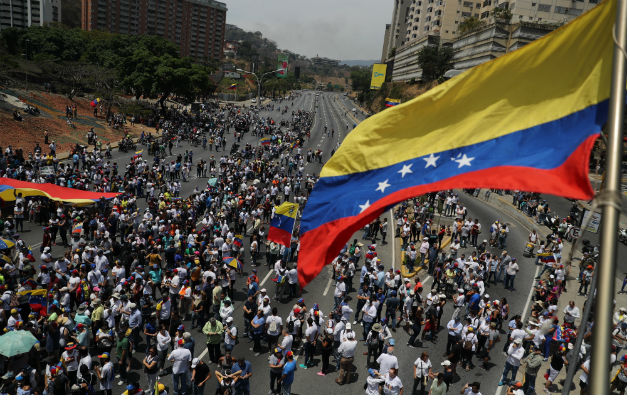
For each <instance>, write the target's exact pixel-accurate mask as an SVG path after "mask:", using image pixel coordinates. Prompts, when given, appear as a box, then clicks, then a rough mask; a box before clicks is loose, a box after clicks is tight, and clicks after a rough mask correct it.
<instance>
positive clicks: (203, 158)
mask: <svg viewBox="0 0 630 400" xmlns="http://www.w3.org/2000/svg"><path fill="white" fill-rule="evenodd" d="M277 106H278V104H276V103H272V104H270V105H268V106H266V107H264V108H263V109H262V110H256V109H247V108H243V107H238V106H227V107H223V108H218V109H208V110H203V111H202V112H200V113H199V114H196V115H193V114H188V113H185V112H180V111H173V110H171V111H170V112H169V113H168V114H167V115H166V116H164V117H163V118H162V119H161V120H160V121H159V122H158V124H157V128H156V129H155V132H150V133H147V134H143V135H142V137H141V138H140V143H139V145H138V146H139V149H141V150H143V151H142V152H140V153H136V154H133V155H130V157H129V162H128V163H127V164H126V165H124V166H123V165H121V166H118V165H117V164H116V163H115V162H110V160H109V158H108V157H107V154H105V153H103V152H102V151H101V150H99V149H98V148H97V149H94V150H93V151H87V149H85V148H81V147H79V146H77V148H76V149H75V150H74V151H73V153H72V154H71V156H70V158H69V159H68V160H67V161H64V162H61V161H59V160H57V159H56V157H55V156H54V155H51V154H44V152H42V150H41V149H39V150H38V149H37V148H36V149H35V151H34V152H33V154H32V155H31V156H29V157H27V158H25V157H24V156H23V153H22V151H21V150H14V149H12V148H11V147H9V148H7V149H5V150H3V151H2V152H1V153H2V156H1V157H0V170H1V171H3V174H2V175H3V176H6V177H11V178H14V179H23V180H31V181H38V182H52V183H56V184H59V185H62V186H66V187H73V188H79V189H84V190H93V191H101V192H102V191H116V192H118V191H119V192H122V193H123V194H122V195H120V196H118V197H117V198H115V199H114V200H111V201H109V202H106V201H99V202H97V204H96V205H95V206H93V207H87V208H78V207H70V206H64V205H62V204H57V203H53V202H50V201H48V200H46V199H40V198H27V199H24V198H22V197H18V199H17V200H16V202H15V205H14V206H13V207H14V208H13V210H12V211H13V212H11V213H9V214H10V216H9V217H8V218H6V219H5V220H4V221H3V229H4V236H5V237H13V238H14V239H15V240H16V243H17V244H16V248H17V249H18V255H17V257H16V258H15V260H14V262H7V263H6V265H5V266H4V269H3V270H2V275H1V279H2V285H3V289H4V291H3V294H2V296H1V297H0V306H1V307H0V308H1V311H0V324H2V326H3V327H4V328H5V330H6V331H11V330H28V331H30V332H31V333H32V334H33V335H34V336H35V337H36V338H37V340H38V343H37V344H36V345H35V348H34V350H32V351H31V352H29V353H26V354H24V355H20V356H17V357H13V358H11V359H10V362H7V361H9V360H7V359H2V361H3V362H4V364H3V365H0V372H1V373H3V375H2V383H1V386H0V391H1V392H2V393H8V394H70V393H72V394H98V393H100V394H112V389H113V388H114V387H116V386H121V387H124V388H125V389H126V391H125V394H142V393H147V394H164V393H170V394H203V393H204V391H207V390H206V386H209V387H213V388H216V389H215V391H214V393H216V394H250V392H251V388H250V378H251V376H252V374H253V373H254V372H255V371H253V369H252V364H251V362H250V361H249V360H248V359H247V358H246V357H232V354H233V350H234V348H235V347H236V346H237V345H238V346H241V347H242V346H247V344H246V343H243V342H244V341H245V340H249V341H250V342H251V346H252V347H251V356H252V357H253V356H259V355H262V354H265V357H268V360H269V362H268V365H269V388H268V393H269V394H290V393H291V387H292V383H293V380H294V375H295V372H296V370H297V369H298V368H302V369H304V370H307V371H306V372H305V373H311V371H312V373H313V374H314V375H315V374H316V375H319V376H326V375H327V374H330V373H335V374H336V379H335V382H336V383H337V384H338V385H347V384H353V383H354V382H356V368H357V367H361V368H366V369H367V371H368V377H367V380H366V382H365V385H364V388H365V393H367V394H403V393H410V394H435V395H438V394H452V393H456V392H459V393H461V394H466V395H476V394H481V385H480V383H479V382H470V383H465V384H463V385H460V386H458V388H457V390H456V391H453V390H452V389H451V386H452V385H453V384H454V382H456V381H457V380H456V378H457V377H458V375H457V369H458V367H459V368H462V369H465V370H466V371H469V370H472V369H475V368H481V369H484V370H489V369H491V368H493V365H495V364H503V363H502V362H498V361H499V360H493V361H494V363H493V362H491V357H490V352H491V350H492V349H493V348H495V347H497V346H501V347H502V349H503V352H504V353H505V355H506V360H505V363H504V365H500V367H501V368H502V369H503V373H502V377H501V380H500V382H499V386H502V385H507V386H508V390H507V393H508V394H533V393H535V387H536V385H535V382H536V380H537V379H543V378H544V380H545V391H550V390H554V388H555V386H554V381H556V378H557V376H558V373H559V371H560V370H561V369H562V368H563V367H565V366H566V365H567V363H568V360H569V359H570V357H571V355H572V353H573V352H576V351H577V352H579V357H580V366H581V376H580V382H583V385H582V383H581V384H580V385H581V386H583V387H582V391H583V392H585V391H586V388H587V387H588V368H589V365H590V364H589V363H590V360H589V356H590V352H589V351H590V346H589V341H590V333H591V329H592V326H591V325H590V324H589V326H588V329H587V335H586V339H585V342H584V344H583V345H582V346H581V348H580V349H575V348H573V344H575V339H576V331H577V328H576V327H577V325H578V324H579V323H580V320H581V318H583V316H582V315H581V312H580V311H581V310H580V309H579V308H577V307H576V306H575V304H574V303H570V304H569V306H567V307H565V308H564V309H563V310H559V309H558V300H559V296H560V295H561V294H562V293H563V290H565V288H566V285H565V282H564V281H565V278H566V272H565V271H564V267H563V264H562V263H563V260H562V242H563V239H564V238H565V237H564V232H562V231H560V230H556V233H553V234H552V235H550V236H548V237H545V238H539V237H538V236H537V234H536V232H535V231H533V232H531V233H530V235H529V237H530V241H531V242H533V243H535V244H536V245H538V244H540V246H541V248H539V249H536V252H534V257H536V258H537V259H538V260H539V262H541V263H542V264H543V268H541V270H542V272H541V274H540V275H539V276H538V277H537V284H536V286H535V287H536V290H535V294H534V299H533V305H532V308H531V312H530V314H531V315H530V316H529V317H528V318H524V316H521V315H518V314H516V313H515V312H514V311H513V310H511V309H510V304H509V301H508V299H507V298H506V297H499V296H496V295H494V296H493V292H495V288H497V287H503V288H504V289H506V290H511V291H513V290H515V287H514V282H515V279H516V277H517V276H518V273H519V270H520V267H519V259H518V257H516V256H517V255H516V254H508V251H507V243H508V241H509V240H510V238H509V236H510V230H509V226H508V224H506V223H504V222H501V221H499V220H496V221H494V222H493V223H491V224H489V226H487V227H483V226H482V225H481V223H480V221H479V220H478V219H476V218H474V217H471V216H469V215H468V211H467V210H466V207H465V206H463V204H462V203H461V202H460V200H459V197H458V195H457V194H456V193H453V192H439V193H432V194H430V195H427V196H423V197H421V198H416V199H412V200H409V201H406V202H403V203H402V204H401V206H400V207H398V208H397V209H396V213H395V220H394V221H391V222H388V221H387V219H386V218H383V219H380V218H379V219H377V220H376V221H374V222H373V223H371V224H368V225H367V226H366V227H365V229H364V234H363V240H364V241H366V243H365V244H363V243H360V242H359V241H358V240H353V241H352V242H350V243H348V244H347V245H346V247H345V248H344V249H343V250H342V251H341V253H340V254H339V256H338V257H337V258H336V259H335V260H334V261H333V262H332V270H333V274H332V279H333V280H334V291H333V298H334V306H333V307H332V309H331V310H323V309H321V308H320V306H319V304H318V300H317V299H316V298H310V299H309V300H310V301H308V302H307V301H306V300H305V298H302V297H299V296H301V293H300V289H299V286H298V283H297V282H298V281H297V270H296V264H295V261H296V259H297V253H298V251H299V243H298V241H297V239H296V238H293V240H292V242H291V246H286V247H285V246H281V245H277V244H274V243H269V242H266V236H267V234H266V232H267V230H266V228H267V226H268V223H269V221H270V219H271V217H272V214H273V207H274V206H275V205H278V204H280V203H282V202H283V201H294V202H296V203H298V204H300V205H303V204H304V203H305V202H306V199H307V196H308V194H309V193H310V190H311V189H312V187H313V185H314V183H315V180H316V177H315V176H311V175H309V174H307V173H306V166H307V165H308V164H309V163H322V161H323V160H322V154H321V151H313V150H310V149H309V150H307V151H304V150H305V146H304V143H305V142H307V141H308V139H309V138H310V130H311V127H312V124H313V114H312V113H310V112H307V111H303V110H300V111H294V112H289V111H288V107H283V106H280V107H282V108H284V112H283V115H285V116H286V118H284V119H283V120H282V121H273V120H272V119H271V118H270V117H263V116H262V112H263V111H265V110H271V109H273V107H277ZM245 135H250V136H251V135H253V136H254V137H256V138H257V139H260V142H259V144H257V145H251V144H246V145H243V146H241V144H242V143H243V142H242V138H243V137H244V136H245ZM183 142H188V143H190V144H191V145H193V149H194V150H186V151H185V152H184V154H181V153H180V152H179V147H180V145H181V144H182V143H183ZM228 142H229V143H232V145H231V148H230V150H229V153H227V152H226V151H227V146H228ZM263 142H264V143H263ZM193 151H194V152H195V154H194V155H193ZM226 153H227V154H226ZM171 156H172V157H175V159H172V160H170V161H167V160H166V158H167V157H171ZM42 166H51V167H53V171H54V172H53V173H52V174H50V175H42V174H41V172H40V171H41V167H42ZM201 178H203V180H199V182H200V183H201V184H200V185H199V186H197V187H196V188H195V189H194V190H193V193H192V194H191V195H190V196H183V195H182V187H181V182H187V181H191V180H195V181H196V180H198V179H201ZM206 181H207V182H206ZM515 199H516V200H515V202H516V203H517V204H518V205H519V208H521V209H524V210H527V211H528V212H529V211H530V209H533V210H534V211H532V215H534V214H535V215H536V216H538V218H539V222H541V223H544V222H545V221H546V219H547V216H548V214H549V212H548V210H545V208H544V206H543V208H542V211H541V212H538V209H539V208H540V204H537V203H536V204H534V203H532V202H531V201H530V200H531V199H530V198H528V197H527V196H526V194H517V195H515ZM523 204H525V205H523ZM440 213H441V214H442V216H441V217H442V218H444V220H448V219H450V218H452V223H444V224H443V225H437V224H434V223H433V222H432V220H433V219H435V217H438V216H439V214H440ZM540 215H543V217H540ZM24 219H28V221H30V222H31V223H34V224H35V223H37V224H40V225H42V226H43V230H44V233H43V238H42V243H41V248H40V252H41V255H40V256H39V258H35V257H34V255H33V254H32V252H31V251H30V250H29V248H28V244H26V243H24V241H23V240H22V239H20V237H19V233H20V231H22V230H23V220H24ZM19 220H22V221H19ZM389 223H392V224H395V226H391V225H388V224H389ZM554 223H555V222H554ZM559 224H560V223H559ZM390 229H393V230H394V232H395V234H394V236H395V237H396V238H400V239H397V240H400V241H401V242H402V250H403V251H404V254H405V256H404V261H403V264H404V266H405V268H403V267H402V266H400V267H394V266H386V265H385V264H384V263H383V262H382V261H381V259H380V258H379V255H378V253H379V246H383V245H386V244H387V241H386V238H387V237H388V232H390ZM447 242H449V243H448V244H447ZM59 249H61V253H63V254H62V255H61V256H57V257H54V256H53V255H52V252H53V250H59ZM57 253H59V251H57ZM543 253H544V254H547V253H551V255H552V257H546V258H542V256H541V254H543ZM232 259H233V260H235V262H234V263H233V264H232V261H231V260H232ZM226 260H230V261H226ZM589 266H590V267H589ZM261 267H265V269H266V268H269V269H272V270H273V271H274V273H273V278H272V282H274V284H275V290H274V291H273V293H267V289H266V288H263V287H262V285H261V282H260V278H259V276H258V268H261ZM419 268H423V269H426V271H427V273H428V274H429V275H430V276H432V278H433V279H432V283H431V287H430V288H427V287H423V284H422V282H421V280H420V278H419V277H418V276H415V277H413V278H407V277H405V275H409V276H412V274H411V273H412V272H414V271H416V270H417V269H419ZM592 269H593V267H592V264H587V265H585V266H584V268H583V271H581V274H580V279H581V280H582V279H584V278H583V276H585V277H590V276H592ZM589 274H590V275H589ZM355 276H356V277H357V278H356V279H355ZM237 282H238V283H237ZM242 283H244V284H245V285H246V289H245V290H246V292H247V293H246V300H245V301H244V302H242V303H238V304H237V302H236V301H235V300H234V298H235V291H238V290H239V284H242ZM240 286H242V285H240ZM39 288H43V289H45V290H46V293H47V294H46V296H47V299H46V300H47V301H46V302H45V303H46V306H45V307H44V308H43V309H41V310H40V312H34V311H33V310H32V306H31V305H30V304H29V303H28V301H25V300H24V299H25V297H24V296H20V292H22V291H24V290H31V289H39ZM586 291H588V285H586V287H582V288H580V292H586ZM522 295H526V294H524V293H523V294H522ZM279 300H283V301H285V302H286V301H290V302H291V304H293V302H295V303H294V304H293V305H292V307H291V309H290V311H289V313H288V315H280V314H279V311H278V308H277V307H276V302H278V301H279ZM447 309H448V310H449V311H448V312H447V313H446V315H444V314H445V311H446V310H447ZM451 310H452V311H451ZM241 312H242V315H243V320H244V323H243V325H242V326H236V325H237V324H236V323H235V318H234V316H235V315H236V313H241ZM586 317H587V318H589V320H590V318H591V316H590V315H588V316H586ZM614 319H615V330H614V331H613V340H614V343H615V347H614V348H613V349H612V351H611V365H613V364H614V368H619V371H618V372H617V374H616V375H615V378H614V381H613V387H614V388H615V390H618V391H620V392H621V393H623V392H624V391H625V382H626V360H625V355H624V354H625V346H626V322H627V321H626V314H625V310H624V309H619V310H618V311H617V313H616V314H615V316H614ZM397 329H402V330H404V331H405V332H406V333H407V334H408V340H407V343H406V346H408V347H409V348H411V349H412V351H417V353H418V354H417V359H416V360H415V362H414V363H413V365H408V366H405V365H403V366H402V368H400V367H401V366H399V364H398V358H397V356H396V354H400V353H401V352H403V351H408V350H407V349H405V350H402V349H398V347H402V346H404V344H402V346H401V343H397V342H396V340H395V339H394V337H393V336H394V335H393V333H395V332H396V331H397ZM194 330H198V331H201V332H202V333H203V334H204V336H205V337H206V342H205V343H196V342H195V340H194V337H193V335H192V332H194ZM439 337H442V338H445V339H446V341H445V348H444V352H443V356H442V358H441V359H440V360H439V361H438V360H433V361H434V362H436V363H437V364H439V366H438V365H434V364H433V363H432V360H431V359H430V356H429V353H428V352H426V351H422V350H421V349H419V348H420V347H426V346H424V343H427V342H429V343H437V340H438V338H439ZM204 345H205V348H206V350H207V354H208V361H206V362H204V360H203V357H196V356H195V354H197V353H199V351H198V350H199V349H200V348H204ZM363 349H365V352H364V351H363ZM196 350H197V351H196ZM136 352H140V353H142V354H143V356H142V357H141V360H140V359H138V358H137V357H136V356H134V355H135V354H136ZM363 353H364V354H363ZM297 355H300V357H301V360H300V362H298V361H297ZM362 356H366V357H365V358H362ZM316 357H317V358H320V357H321V362H320V363H317V362H316V361H315V358H316ZM495 357H496V356H495ZM359 359H361V360H362V361H361V362H359ZM364 359H365V362H363V360H364ZM501 361H503V360H501ZM546 362H549V367H548V369H546V370H545V369H544V368H543V366H545V365H547V364H546ZM316 365H317V368H314V367H315V366H316ZM213 366H214V367H213ZM522 366H524V369H525V372H524V379H521V380H517V379H516V378H517V372H518V370H519V368H521V367H522ZM139 371H142V372H141V373H143V374H145V375H146V384H144V386H143V387H140V386H139V385H138V383H137V382H138V379H137V374H138V373H140V372H139ZM315 371H316V372H315ZM256 373H259V371H256ZM400 374H409V375H412V376H413V387H412V388H403V384H402V380H401V379H400ZM166 376H170V379H168V378H165V377H166ZM143 382H144V380H143Z"/></svg>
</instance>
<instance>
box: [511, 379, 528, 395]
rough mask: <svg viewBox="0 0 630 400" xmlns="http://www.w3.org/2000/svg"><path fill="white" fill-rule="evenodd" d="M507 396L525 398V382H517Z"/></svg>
mask: <svg viewBox="0 0 630 400" xmlns="http://www.w3.org/2000/svg"><path fill="white" fill-rule="evenodd" d="M506 394H508V395H517V396H524V395H525V392H524V391H523V382H515V383H514V384H513V385H511V386H509V387H508V389H507V393H506Z"/></svg>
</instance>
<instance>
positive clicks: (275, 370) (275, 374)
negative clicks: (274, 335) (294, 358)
mask: <svg viewBox="0 0 630 400" xmlns="http://www.w3.org/2000/svg"><path fill="white" fill-rule="evenodd" d="M284 364H285V361H284V357H283V355H282V349H281V348H280V347H276V348H275V349H274V351H273V353H272V354H271V355H270V356H269V393H268V394H280V393H281V391H282V369H283V368H284Z"/></svg>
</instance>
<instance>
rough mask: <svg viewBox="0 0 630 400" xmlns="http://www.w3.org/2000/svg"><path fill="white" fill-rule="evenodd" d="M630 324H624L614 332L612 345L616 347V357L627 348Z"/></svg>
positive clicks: (618, 326)
mask: <svg viewBox="0 0 630 400" xmlns="http://www.w3.org/2000/svg"><path fill="white" fill-rule="evenodd" d="M627 329H628V324H627V323H626V322H622V323H620V324H619V325H617V326H616V327H615V328H614V329H613V331H612V345H613V346H614V347H615V355H618V354H619V352H620V351H621V350H623V349H625V348H626V343H627V341H628V330H627Z"/></svg>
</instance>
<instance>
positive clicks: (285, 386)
mask: <svg viewBox="0 0 630 400" xmlns="http://www.w3.org/2000/svg"><path fill="white" fill-rule="evenodd" d="M292 384H293V382H291V383H284V382H282V394H283V395H285V396H288V395H290V394H291V385H292Z"/></svg>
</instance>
